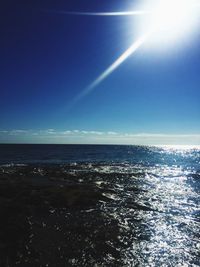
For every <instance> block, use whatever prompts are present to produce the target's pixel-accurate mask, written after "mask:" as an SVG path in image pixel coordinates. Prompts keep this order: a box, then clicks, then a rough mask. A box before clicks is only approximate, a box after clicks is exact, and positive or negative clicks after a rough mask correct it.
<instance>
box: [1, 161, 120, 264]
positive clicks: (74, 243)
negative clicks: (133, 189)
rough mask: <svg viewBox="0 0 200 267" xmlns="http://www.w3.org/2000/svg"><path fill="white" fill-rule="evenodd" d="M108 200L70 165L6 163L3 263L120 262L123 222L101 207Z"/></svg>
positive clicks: (2, 172)
mask: <svg viewBox="0 0 200 267" xmlns="http://www.w3.org/2000/svg"><path fill="white" fill-rule="evenodd" d="M107 193H109V192H107ZM108 201H109V198H108V197H106V191H105V189H102V188H101V187H99V186H97V184H95V183H93V182H91V181H90V178H88V177H87V174H85V175H83V173H81V174H76V175H75V174H74V173H73V172H72V173H70V171H69V170H68V169H67V168H66V167H65V168H64V169H62V167H60V166H48V167H47V166H45V167H44V166H43V167H41V166H3V167H0V214H1V220H0V248H1V249H0V266H2V267H8V266H9V267H14V266H20V267H29V266H30V267H37V266H38V267H39V266H49V267H51V266H52V267H55V266H57V267H64V266H117V265H120V251H119V249H118V247H119V245H120V241H119V239H118V236H119V234H120V229H119V227H118V223H117V221H116V220H114V219H113V218H111V217H109V216H108V215H107V214H105V213H103V211H102V210H101V205H104V203H106V202H108Z"/></svg>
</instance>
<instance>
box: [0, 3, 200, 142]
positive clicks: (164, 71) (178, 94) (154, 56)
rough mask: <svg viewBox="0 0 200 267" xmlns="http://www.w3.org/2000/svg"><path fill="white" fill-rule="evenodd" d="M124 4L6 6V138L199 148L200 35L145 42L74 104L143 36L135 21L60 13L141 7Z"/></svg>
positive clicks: (1, 80)
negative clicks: (152, 43) (151, 43)
mask: <svg viewBox="0 0 200 267" xmlns="http://www.w3.org/2000/svg"><path fill="white" fill-rule="evenodd" d="M118 2H120V3H117V1H114V0H105V1H99V0H84V1H83V0H67V1H66V0H65V1H50V0H48V1H47V0H46V1H44V0H38V1H37V0H34V1H32V0H29V1H20V0H19V1H4V3H1V4H0V21H1V23H0V32H1V41H0V90H1V91H0V96H1V97H0V142H4V143H9V142H20V143H23V142H25V143H26V142H28V143H119V144H199V145H200V30H199V31H196V32H195V34H194V36H193V38H189V37H188V40H187V39H184V41H183V42H182V43H181V44H180V43H179V45H177V46H176V44H174V45H171V46H170V47H167V46H166V47H164V48H163V49H161V48H162V47H157V48H156V49H152V51H151V49H150V48H149V47H148V42H146V43H144V45H142V46H141V47H139V48H138V50H137V51H136V52H135V53H134V54H132V55H130V56H129V57H128V58H127V59H126V60H125V61H124V62H123V63H122V64H121V65H120V66H119V67H118V68H117V69H116V70H115V71H113V73H111V74H110V75H109V76H108V77H107V78H106V79H105V80H103V81H102V82H101V83H100V84H98V86H97V87H95V88H94V89H93V90H92V91H91V92H90V93H89V94H87V95H85V96H84V97H83V98H81V99H79V101H77V102H76V103H74V99H76V98H77V96H79V95H80V94H81V93H82V92H83V90H84V89H85V88H87V87H88V86H89V85H90V84H91V82H93V81H94V80H95V79H96V78H97V77H99V75H100V74H101V73H102V72H103V71H105V70H106V69H107V68H108V67H109V66H110V65H111V64H112V63H113V62H114V61H115V60H116V59H117V58H118V57H119V56H120V55H122V54H123V53H124V51H126V50H127V48H129V47H130V45H131V44H132V43H133V42H134V41H135V40H136V39H137V37H138V32H137V30H136V25H137V19H138V16H133V17H130V16H82V15H80V16H79V15H70V14H64V13H62V12H70V11H71V12H119V11H130V8H131V7H132V6H133V7H134V4H136V2H138V1H126V0H125V1H118ZM199 9H200V8H199ZM60 11H61V13H59V12H60ZM199 26H200V24H199ZM199 29H200V27H199ZM160 46H162V45H161V44H160ZM156 50H157V51H156ZM72 103H74V104H73V105H72Z"/></svg>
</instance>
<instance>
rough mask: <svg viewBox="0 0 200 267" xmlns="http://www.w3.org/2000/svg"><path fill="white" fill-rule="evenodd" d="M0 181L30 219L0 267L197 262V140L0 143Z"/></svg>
mask: <svg viewBox="0 0 200 267" xmlns="http://www.w3.org/2000/svg"><path fill="white" fill-rule="evenodd" d="M7 184H8V185H9V186H7ZM24 184H26V187H24ZM13 185H14V186H13ZM0 186H3V188H6V189H5V190H4V191H1V193H2V192H3V193H2V194H3V195H4V196H3V198H2V197H1V196H0V202H2V201H4V202H5V198H6V201H7V202H8V200H9V201H10V199H12V200H13V198H12V196H11V195H12V194H13V195H15V205H16V202H17V201H19V205H21V206H23V205H25V204H24V203H25V202H27V203H29V204H26V208H27V207H28V209H29V211H28V212H29V213H26V214H25V215H24V217H25V219H23V220H28V224H27V225H28V226H30V227H29V228H28V233H29V234H28V235H27V237H26V238H25V239H23V240H22V242H21V241H20V242H19V243H20V245H18V243H17V244H16V246H15V252H13V250H12V253H11V252H10V249H11V247H12V246H11V245H12V244H11V243H9V242H14V241H13V240H15V242H16V236H15V239H12V237H10V240H11V241H9V242H8V241H7V240H6V238H5V236H4V237H2V233H1V232H0V246H1V247H2V246H3V247H4V249H3V251H4V256H5V255H6V256H5V257H4V256H3V254H2V255H1V254H0V256H2V262H1V261H0V262H1V263H2V265H1V266H11V267H12V266H20V267H23V266H26V267H29V266H34V267H37V266H38V267H39V266H42V267H43V266H49V267H54V266H57V267H64V266H94V267H99V266H102V267H103V266H141V267H143V266H148V267H151V266H152V267H154V266H155V267H159V266H163V267H168V266H170V267H175V266H177V267H186V266H191V267H196V266H200V148H199V147H189V146H188V147H183V146H129V145H36V144H35V145H20V144H15V145H14V144H13V145H7V144H4V145H3V144H2V145H0ZM10 188H12V190H11V191H10ZM13 188H14V189H13ZM15 188H17V189H15ZM52 188H56V190H57V191H56V197H55V190H54V191H53V189H52ZM57 188H59V189H57ZM77 188H78V189H77ZM6 190H7V192H8V191H9V194H8V195H9V196H8V195H6V193H5V192H6ZM18 190H19V191H20V190H21V191H20V192H22V193H21V195H20V196H19V191H18ZM48 190H50V191H48ZM10 192H13V193H12V194H11V193H10ZM24 192H25V193H24ZM27 192H28V193H27ZM41 192H42V193H41ZM49 192H51V193H49ZM52 192H53V193H52ZM53 194H54V195H53ZM49 195H50V196H51V197H49ZM52 195H53V197H52ZM63 195H64V197H63ZM59 197H60V198H62V201H61V200H59V201H58V199H59ZM25 198H26V201H24V199H25ZM2 199H4V200H2ZM30 199H31V200H30ZM55 199H56V201H55ZM23 201H24V202H23ZM65 201H66V202H65ZM4 202H2V203H4ZM7 202H6V203H7ZM9 203H11V201H10V202H9ZM30 203H31V204H30ZM6 205H8V204H6ZM9 205H10V204H9ZM27 205H28V206H27ZM6 207H7V206H6ZM23 207H24V206H23ZM38 207H42V208H38ZM4 208H5V205H4ZM9 209H10V206H9ZM3 210H4V209H3ZM11 210H12V209H11ZM0 211H1V208H0ZM13 214H14V215H13V216H19V215H18V214H17V215H16V212H13ZM27 214H28V215H27ZM4 216H7V215H6V213H5V211H4ZM9 216H10V215H9ZM20 216H21V215H20ZM11 217H12V216H11ZM9 218H10V217H9ZM19 218H20V220H22V218H21V217H19ZM23 222H24V221H23ZM24 223H25V222H24ZM0 226H1V228H2V227H4V228H5V227H6V226H5V225H1V223H0ZM4 228H2V229H0V231H4V232H6V231H8V230H7V229H6V228H5V229H4ZM9 233H10V232H9ZM11 233H12V231H11ZM17 238H18V237H17ZM19 238H20V237H19ZM5 240H6V241H5ZM4 243H6V245H5V244H4ZM13 255H14V256H13ZM3 257H4V258H3ZM6 264H7V265H6Z"/></svg>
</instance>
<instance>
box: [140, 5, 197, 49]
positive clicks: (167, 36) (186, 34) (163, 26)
mask: <svg viewBox="0 0 200 267" xmlns="http://www.w3.org/2000/svg"><path fill="white" fill-rule="evenodd" d="M198 5H199V3H198V2H197V1H196V0H152V1H144V2H143V3H142V5H141V6H140V9H141V10H142V9H145V10H149V11H150V12H149V14H146V15H145V16H142V17H140V18H139V19H138V25H137V31H138V35H140V34H142V33H143V32H146V31H154V34H153V36H152V38H150V39H149V41H148V42H147V45H148V47H150V48H151V49H152V47H155V48H156V49H159V48H161V49H162V48H165V47H166V46H167V48H169V46H170V45H173V46H174V44H175V43H176V45H178V43H179V44H181V43H183V42H185V41H186V40H190V41H191V39H192V35H193V34H194V32H195V30H197V27H198V26H199V23H198V19H199V14H200V13H199V7H198Z"/></svg>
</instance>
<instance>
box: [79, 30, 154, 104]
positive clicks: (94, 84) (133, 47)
mask: <svg viewBox="0 0 200 267" xmlns="http://www.w3.org/2000/svg"><path fill="white" fill-rule="evenodd" d="M150 34H151V33H148V34H145V35H143V36H142V37H141V38H139V39H138V40H137V41H135V42H134V43H133V44H132V45H131V46H130V47H129V48H128V49H127V50H126V51H125V52H124V53H123V54H122V55H121V56H120V57H119V58H118V59H117V60H115V61H114V63H112V64H111V65H110V66H109V67H108V68H107V69H106V70H105V71H104V72H103V73H102V74H101V75H100V76H99V77H97V78H96V79H95V80H94V81H93V82H92V83H91V84H90V85H89V86H88V87H86V89H85V90H83V91H82V92H81V93H80V94H79V95H78V96H77V97H76V98H75V100H74V102H77V101H79V100H80V99H82V98H83V97H85V96H86V95H88V94H89V93H90V92H91V91H93V89H94V88H95V87H97V86H98V85H99V84H100V83H101V82H103V80H105V79H106V78H107V77H108V76H109V75H110V74H111V73H112V72H113V71H114V70H116V69H117V68H118V67H119V66H120V65H121V64H122V63H123V62H124V61H125V60H126V59H127V58H128V57H130V56H131V55H132V54H133V53H134V52H135V51H136V50H137V49H138V48H139V47H140V46H141V45H142V44H143V43H144V42H145V41H146V39H147V38H148V37H149V36H150Z"/></svg>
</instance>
